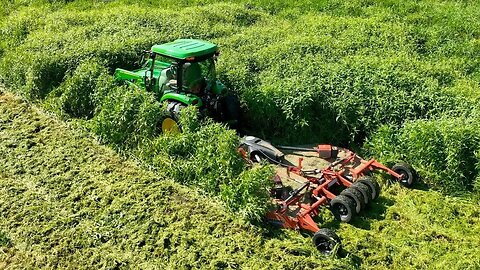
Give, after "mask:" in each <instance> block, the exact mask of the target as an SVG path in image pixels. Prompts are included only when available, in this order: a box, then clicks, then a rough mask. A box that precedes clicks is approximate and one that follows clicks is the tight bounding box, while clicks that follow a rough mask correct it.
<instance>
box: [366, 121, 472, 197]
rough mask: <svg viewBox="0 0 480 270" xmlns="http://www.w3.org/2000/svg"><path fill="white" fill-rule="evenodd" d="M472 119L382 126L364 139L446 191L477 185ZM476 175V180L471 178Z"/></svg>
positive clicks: (373, 150) (383, 157)
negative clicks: (397, 126) (405, 162)
mask: <svg viewBox="0 0 480 270" xmlns="http://www.w3.org/2000/svg"><path fill="white" fill-rule="evenodd" d="M479 128H480V126H479V122H478V120H476V119H463V118H455V119H452V118H444V119H438V120H418V121H413V122H408V123H406V124H405V126H403V127H402V128H400V129H398V128H395V127H388V126H384V127H382V128H381V129H380V130H379V131H378V132H377V133H376V134H375V135H374V136H373V137H372V139H371V140H370V141H369V142H368V148H369V150H370V152H371V153H372V154H373V155H374V156H376V157H379V158H380V159H381V160H384V161H395V160H398V159H404V160H405V161H407V162H409V163H410V164H411V165H413V166H414V167H415V168H416V169H417V171H418V172H419V173H420V175H421V176H423V180H424V181H425V182H426V183H428V184H430V185H432V186H434V187H435V188H438V189H441V190H444V191H445V192H447V193H453V194H455V193H460V192H462V191H472V190H473V188H474V187H477V189H478V185H479V183H478V177H479V176H480V170H479V167H478V164H479V162H480V159H479V158H478V157H479V156H478V153H479V151H480V133H479V132H478V131H479ZM475 179H477V180H475Z"/></svg>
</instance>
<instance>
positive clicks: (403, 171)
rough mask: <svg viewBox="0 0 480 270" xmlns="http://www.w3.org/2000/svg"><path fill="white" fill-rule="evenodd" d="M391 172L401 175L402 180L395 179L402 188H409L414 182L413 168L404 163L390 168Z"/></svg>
mask: <svg viewBox="0 0 480 270" xmlns="http://www.w3.org/2000/svg"><path fill="white" fill-rule="evenodd" d="M392 171H394V172H396V173H398V174H400V175H402V178H400V179H397V180H398V182H400V184H401V185H402V186H404V187H410V186H411V185H412V184H413V181H414V180H415V171H414V170H413V168H412V167H411V166H410V165H408V164H407V163H404V162H399V163H397V164H395V165H394V166H393V167H392Z"/></svg>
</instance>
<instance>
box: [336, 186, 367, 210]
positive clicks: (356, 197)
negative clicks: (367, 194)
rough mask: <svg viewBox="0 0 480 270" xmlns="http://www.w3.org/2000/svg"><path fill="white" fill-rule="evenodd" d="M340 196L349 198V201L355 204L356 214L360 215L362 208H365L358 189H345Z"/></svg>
mask: <svg viewBox="0 0 480 270" xmlns="http://www.w3.org/2000/svg"><path fill="white" fill-rule="evenodd" d="M340 195H344V196H347V197H349V198H350V199H353V201H354V202H355V212H356V213H357V214H358V213H360V211H361V210H362V209H363V208H365V201H364V198H363V194H362V192H360V191H359V190H358V189H355V188H346V189H344V190H343V191H342V192H341V193H340Z"/></svg>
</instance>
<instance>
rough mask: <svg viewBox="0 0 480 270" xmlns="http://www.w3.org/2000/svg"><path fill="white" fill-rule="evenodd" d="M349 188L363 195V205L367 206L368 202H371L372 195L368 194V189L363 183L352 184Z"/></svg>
mask: <svg viewBox="0 0 480 270" xmlns="http://www.w3.org/2000/svg"><path fill="white" fill-rule="evenodd" d="M350 188H354V189H357V190H358V191H360V192H361V193H362V195H363V201H364V202H365V205H367V204H369V203H370V201H371V200H372V199H371V198H372V194H371V192H370V188H369V187H368V186H367V185H366V184H364V183H359V182H353V184H352V185H351V186H350Z"/></svg>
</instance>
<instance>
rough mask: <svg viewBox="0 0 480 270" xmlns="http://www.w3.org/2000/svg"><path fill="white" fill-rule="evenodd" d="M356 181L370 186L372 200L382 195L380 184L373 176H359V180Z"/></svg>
mask: <svg viewBox="0 0 480 270" xmlns="http://www.w3.org/2000/svg"><path fill="white" fill-rule="evenodd" d="M355 182H358V183H363V184H365V185H367V186H368V189H369V190H370V194H371V195H372V197H371V198H372V200H375V199H376V198H378V196H379V195H380V185H378V183H377V181H375V180H373V178H372V177H370V176H362V177H360V178H358V180H357V181H355Z"/></svg>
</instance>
